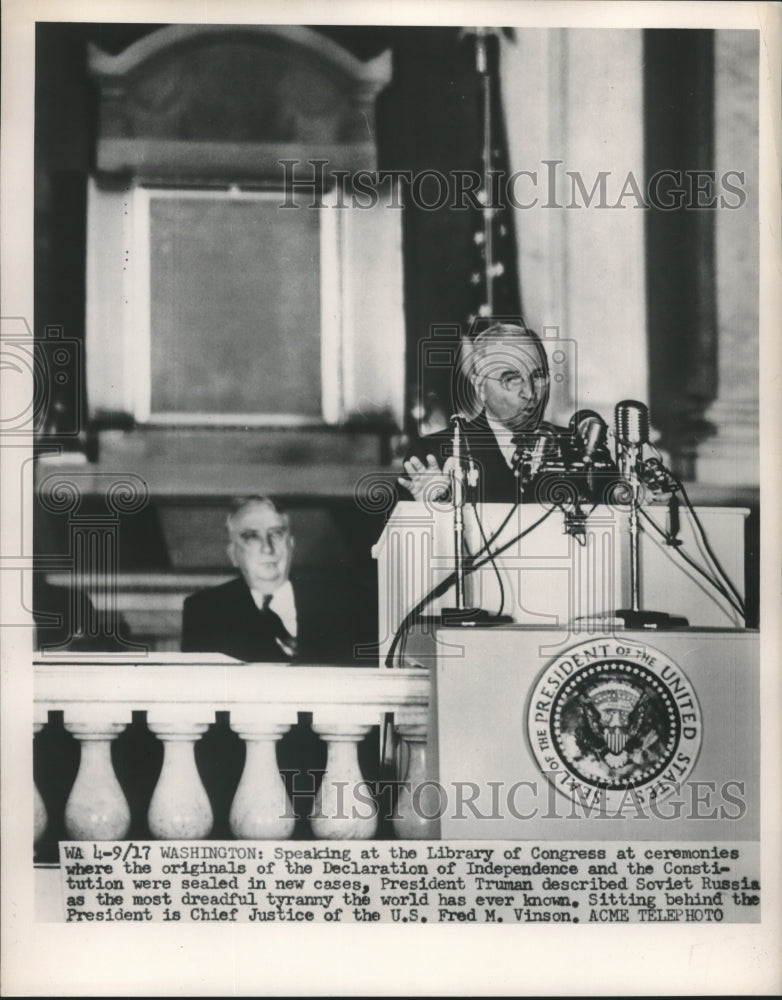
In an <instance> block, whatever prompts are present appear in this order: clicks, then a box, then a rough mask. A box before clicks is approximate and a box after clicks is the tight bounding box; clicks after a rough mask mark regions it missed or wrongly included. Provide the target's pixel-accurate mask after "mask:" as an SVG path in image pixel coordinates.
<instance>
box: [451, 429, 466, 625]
mask: <svg viewBox="0 0 782 1000" xmlns="http://www.w3.org/2000/svg"><path fill="white" fill-rule="evenodd" d="M453 458H454V461H453V466H452V467H451V499H452V500H453V545H454V556H455V561H454V566H455V570H456V608H455V609H454V610H455V611H456V612H458V613H463V612H464V611H466V610H467V609H466V607H465V603H464V590H465V588H464V468H463V467H462V434H461V428H460V426H459V419H458V417H454V418H453Z"/></svg>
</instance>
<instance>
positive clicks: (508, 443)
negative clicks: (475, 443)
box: [485, 410, 516, 469]
mask: <svg viewBox="0 0 782 1000" xmlns="http://www.w3.org/2000/svg"><path fill="white" fill-rule="evenodd" d="M485 412H486V422H487V423H488V425H489V427H491V429H492V433H493V434H494V436H495V438H496V439H497V446H498V448H499V449H500V451H501V452H502V457H503V458H504V459H505V461H506V462H507V463H508V468H509V469H512V468H513V456H514V455H515V454H516V445H515V444H514V443H513V435H512V434H511V432H510V431H509V430H508V428H507V427H506V426H505V424H501V423H500V422H499V421H498V420H495V419H494V418H493V417H490V416H489V411H488V410H486V411H485Z"/></svg>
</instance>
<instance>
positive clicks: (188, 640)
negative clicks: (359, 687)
mask: <svg viewBox="0 0 782 1000" xmlns="http://www.w3.org/2000/svg"><path fill="white" fill-rule="evenodd" d="M226 527H227V529H228V556H229V558H230V560H231V563H232V565H233V566H235V567H236V568H237V569H238V570H239V573H240V575H239V576H237V577H236V579H234V580H230V581H229V582H228V583H224V584H222V585H221V586H219V587H211V588H210V589H208V590H202V591H200V592H198V593H196V594H192V595H191V596H190V597H188V598H187V599H186V600H185V604H184V613H183V619H182V650H183V652H199V653H226V654H227V655H228V656H233V657H235V658H236V659H238V660H247V661H250V662H285V661H290V660H299V661H305V662H315V663H318V662H340V661H341V662H343V663H349V662H350V661H351V659H352V643H351V641H350V623H351V622H352V621H353V620H354V615H351V613H350V611H349V609H348V607H347V601H346V594H345V592H344V589H343V588H339V587H335V586H330V585H325V584H321V585H320V586H316V585H313V581H311V580H308V579H307V578H305V577H303V576H302V575H299V576H294V578H293V579H291V577H290V573H291V560H292V557H293V550H294V544H295V543H294V538H293V535H292V533H291V529H290V523H289V520H288V516H287V515H286V514H283V513H282V512H280V511H279V510H278V509H277V507H276V506H275V504H274V503H273V502H272V501H271V500H270V499H269V498H268V497H261V496H253V497H247V498H245V499H242V500H239V501H237V502H236V504H235V508H234V510H233V511H232V512H231V513H230V514H229V515H228V517H227V519H226Z"/></svg>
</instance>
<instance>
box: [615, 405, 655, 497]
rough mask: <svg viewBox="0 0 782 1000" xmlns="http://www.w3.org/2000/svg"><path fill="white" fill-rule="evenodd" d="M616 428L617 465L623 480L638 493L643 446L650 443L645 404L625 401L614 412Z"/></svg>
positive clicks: (647, 414)
mask: <svg viewBox="0 0 782 1000" xmlns="http://www.w3.org/2000/svg"><path fill="white" fill-rule="evenodd" d="M614 419H615V428H616V444H617V453H616V463H617V465H618V466H619V471H620V473H621V474H622V478H623V479H625V480H627V482H628V483H630V485H631V486H632V487H633V491H634V492H636V491H637V490H638V488H639V486H640V482H641V475H640V471H639V467H640V462H641V452H642V451H643V446H644V445H645V444H648V443H649V410H648V408H647V407H646V404H645V403H639V402H638V401H637V400H635V399H623V400H622V402H621V403H617V404H616V409H615V411H614Z"/></svg>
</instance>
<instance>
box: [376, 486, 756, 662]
mask: <svg viewBox="0 0 782 1000" xmlns="http://www.w3.org/2000/svg"><path fill="white" fill-rule="evenodd" d="M476 509H477V512H478V517H479V518H480V524H479V523H478V520H477V519H476V515H475V512H474V511H473V509H472V508H471V507H469V506H468V507H465V509H464V518H465V538H466V544H467V548H468V550H469V551H470V552H473V553H477V552H479V551H480V550H481V548H482V545H483V535H485V537H486V538H487V539H491V538H492V537H493V536H494V534H495V532H496V531H497V530H498V529H500V528H502V530H501V532H500V534H499V535H498V536H497V537H496V539H495V540H494V543H493V546H492V547H493V549H496V550H501V549H504V551H502V552H501V554H500V555H498V556H497V557H496V558H495V560H494V562H493V563H492V562H490V561H489V562H485V564H484V565H483V566H482V568H481V569H479V570H477V571H476V572H475V573H471V574H469V575H468V576H467V578H466V582H465V590H466V603H467V605H468V606H470V607H480V608H483V609H484V610H486V611H489V612H491V613H494V614H496V613H498V612H500V611H501V612H502V613H503V614H505V615H509V616H510V618H511V619H512V620H513V621H514V622H516V623H518V624H524V625H530V626H535V627H538V628H540V627H550V626H553V627H559V628H561V627H564V626H565V625H567V624H568V623H573V622H576V621H577V620H579V619H584V618H597V617H599V616H601V615H606V614H610V613H611V612H613V611H615V610H616V609H617V608H626V607H629V606H630V556H629V546H630V541H629V534H628V524H627V522H628V514H627V512H626V511H625V510H623V509H618V508H615V507H608V506H599V507H596V508H595V510H594V511H592V513H591V514H590V515H589V517H588V519H587V521H586V524H585V533H584V534H583V535H574V534H571V533H569V531H568V523H567V519H566V517H565V515H564V514H563V513H562V511H561V510H559V509H554V510H553V511H552V510H551V509H550V508H547V507H543V506H540V505H538V504H521V505H519V506H517V507H515V508H514V507H513V506H512V505H510V504H479V505H478V506H477V508H476ZM644 512H645V513H646V514H647V515H648V516H649V517H650V518H651V519H652V520H653V521H654V522H655V524H657V525H658V527H659V528H660V529H661V530H662V531H665V530H666V527H667V525H666V520H667V508H666V507H665V506H657V505H650V506H648V507H645V508H644ZM696 512H697V514H698V516H699V518H700V520H701V522H702V524H703V527H704V530H705V532H706V535H707V537H708V539H709V541H710V543H711V546H712V548H713V550H714V552H715V554H716V555H717V558H718V559H719V560H720V563H721V564H722V566H723V568H724V569H725V571H726V572H727V574H728V576H729V577H730V579H731V580H732V581H733V583H734V584H735V586H736V588H737V590H738V591H739V593H740V594H742V596H743V593H744V522H745V520H746V518H747V516H748V515H749V511H748V510H746V509H743V508H732V507H731V508H727V507H726V508H722V507H699V508H696ZM680 521H681V528H680V531H679V536H678V537H679V538H680V539H681V540H682V542H683V548H684V551H685V552H687V553H689V554H690V555H691V556H692V557H694V558H695V559H696V561H697V562H698V563H699V564H700V565H708V564H707V563H706V560H705V558H704V552H703V544H702V542H701V540H700V537H699V534H698V531H697V529H696V526H695V524H694V522H693V518H692V515H691V514H690V513H689V511H687V510H684V509H683V510H682V511H681V515H680ZM538 522H539V523H538ZM536 523H538V526H537V527H534V528H533V527H532V526H533V525H535V524H536ZM503 525H504V527H503ZM642 525H643V527H644V530H643V531H642V533H641V541H640V565H641V590H640V596H641V607H642V608H649V609H651V610H654V611H665V612H668V613H670V614H675V615H683V616H684V617H686V618H687V619H688V620H689V622H690V624H691V625H698V626H704V627H708V628H739V627H742V626H743V624H744V623H743V622H742V620H741V618H740V616H739V615H738V614H737V612H736V611H734V609H733V608H732V607H731V606H730V604H729V603H728V602H727V601H726V600H725V599H724V598H723V597H722V596H720V595H719V594H718V593H717V591H715V590H714V589H713V588H712V587H710V586H709V585H708V584H707V583H706V582H705V581H704V580H703V578H702V577H700V576H699V575H698V574H697V573H696V572H695V571H694V570H692V569H691V568H690V567H689V566H688V565H687V564H686V563H685V561H684V560H683V559H681V558H680V557H679V556H678V555H677V552H676V550H675V549H674V548H673V547H670V546H668V545H666V544H665V542H664V540H663V539H662V538H661V537H660V535H658V534H657V533H656V532H654V531H653V530H652V529H651V528H650V527H649V526H648V525H647V524H646V523H645V522H642ZM481 527H482V528H483V535H482V534H481ZM530 528H532V530H531V531H529V534H526V535H525V537H522V538H520V539H519V540H518V541H514V539H516V538H518V537H519V536H520V535H522V534H523V533H524V532H526V531H528V529H530ZM508 543H511V544H510V545H508ZM506 546H507V547H506ZM372 554H373V556H374V557H375V559H376V560H377V572H378V634H379V645H380V659H381V662H383V660H384V659H385V656H386V654H387V653H388V650H389V647H390V645H391V642H392V639H393V636H394V634H395V632H396V630H397V629H398V628H399V625H400V624H401V622H402V621H403V619H404V617H405V615H406V614H407V613H408V612H409V611H410V610H411V609H412V608H414V607H415V606H416V604H417V603H418V602H419V601H420V600H421V599H422V598H423V597H424V596H425V595H426V594H427V593H428V592H429V591H430V590H431V589H432V588H433V587H434V586H436V585H437V584H438V583H441V582H442V581H444V580H445V579H446V577H447V576H448V575H449V574H450V573H453V571H454V566H455V560H454V546H453V511H452V510H451V509H450V508H448V507H447V506H446V505H439V504H425V503H412V502H411V503H399V504H397V505H396V507H395V508H394V510H393V511H392V513H391V515H390V517H389V519H388V521H387V523H386V526H385V529H384V531H383V534H382V535H381V537H380V539H379V540H378V542H377V543H376V545H375V546H374V548H373V550H372ZM500 578H501V579H502V586H500V582H499V579H500ZM454 604H455V594H454V589H453V588H450V589H449V590H448V591H446V592H445V593H444V594H442V595H441V596H440V597H438V598H436V599H435V600H432V601H431V602H430V603H428V604H427V605H426V607H425V609H424V610H423V614H426V615H436V614H437V613H438V612H439V611H440V610H441V608H443V607H453V606H454Z"/></svg>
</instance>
